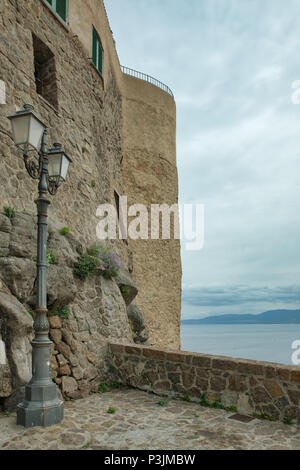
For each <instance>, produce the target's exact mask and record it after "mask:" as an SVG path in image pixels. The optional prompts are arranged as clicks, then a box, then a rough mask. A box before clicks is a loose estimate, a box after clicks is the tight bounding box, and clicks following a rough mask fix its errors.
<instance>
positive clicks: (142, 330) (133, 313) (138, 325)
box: [127, 303, 149, 343]
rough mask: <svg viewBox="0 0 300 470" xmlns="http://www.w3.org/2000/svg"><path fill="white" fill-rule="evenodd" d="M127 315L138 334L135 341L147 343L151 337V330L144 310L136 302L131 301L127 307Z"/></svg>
mask: <svg viewBox="0 0 300 470" xmlns="http://www.w3.org/2000/svg"><path fill="white" fill-rule="evenodd" d="M127 315H128V318H129V320H130V321H131V324H132V327H133V331H134V332H135V334H136V337H135V339H134V341H135V343H146V342H147V341H148V339H149V331H148V329H147V326H146V321H145V317H144V314H143V312H142V311H141V310H140V309H139V307H138V306H137V305H136V304H135V303H131V304H130V305H128V307H127Z"/></svg>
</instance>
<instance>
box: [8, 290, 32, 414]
mask: <svg viewBox="0 0 300 470" xmlns="http://www.w3.org/2000/svg"><path fill="white" fill-rule="evenodd" d="M0 330H1V336H2V341H3V342H4V344H5V350H6V356H7V367H8V368H9V370H10V372H11V374H12V381H11V387H10V388H11V390H10V393H11V392H13V393H12V395H11V396H10V397H9V398H8V399H7V400H5V401H4V406H5V408H6V409H11V408H13V407H14V406H15V405H16V404H17V403H19V402H20V401H21V400H22V399H23V398H24V386H25V385H26V384H27V383H28V382H29V380H30V379H31V376H32V371H31V345H30V338H32V337H33V320H32V318H31V316H30V315H29V314H28V312H27V310H26V309H25V308H24V307H23V305H22V304H21V303H20V302H19V301H18V300H17V299H16V297H14V296H12V295H11V294H7V293H6V292H2V291H1V292H0ZM3 372H4V371H3ZM7 372H8V371H6V373H7ZM0 373H1V372H0ZM3 379H5V377H3ZM6 379H7V377H6ZM0 382H1V380H0ZM3 383H4V385H5V384H6V386H8V383H7V380H6V381H5V380H4V381H3ZM0 396H2V397H3V396H7V393H4V391H3V390H2V395H1V390H0Z"/></svg>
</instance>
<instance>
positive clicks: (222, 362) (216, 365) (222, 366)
mask: <svg viewBox="0 0 300 470" xmlns="http://www.w3.org/2000/svg"><path fill="white" fill-rule="evenodd" d="M236 367H237V363H236V362H235V360H234V359H232V360H230V359H219V358H218V359H213V361H212V368H213V369H219V370H229V371H232V370H235V369H236Z"/></svg>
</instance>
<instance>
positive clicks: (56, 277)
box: [47, 264, 77, 308]
mask: <svg viewBox="0 0 300 470" xmlns="http://www.w3.org/2000/svg"><path fill="white" fill-rule="evenodd" d="M76 292H77V289H76V285H75V282H74V276H73V270H72V269H71V268H69V267H67V266H58V265H55V264H52V265H51V266H50V268H49V269H48V271H47V302H48V307H52V308H61V307H64V306H65V305H69V304H70V303H71V302H73V300H74V299H75V296H76Z"/></svg>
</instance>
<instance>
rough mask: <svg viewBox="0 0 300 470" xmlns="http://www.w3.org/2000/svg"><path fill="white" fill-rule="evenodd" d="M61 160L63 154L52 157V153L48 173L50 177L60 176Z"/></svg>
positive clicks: (49, 157) (49, 158) (49, 156)
mask: <svg viewBox="0 0 300 470" xmlns="http://www.w3.org/2000/svg"><path fill="white" fill-rule="evenodd" d="M61 159H62V154H61V153H56V154H52V155H51V153H50V154H49V155H48V173H49V176H50V177H58V176H60V167H61Z"/></svg>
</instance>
